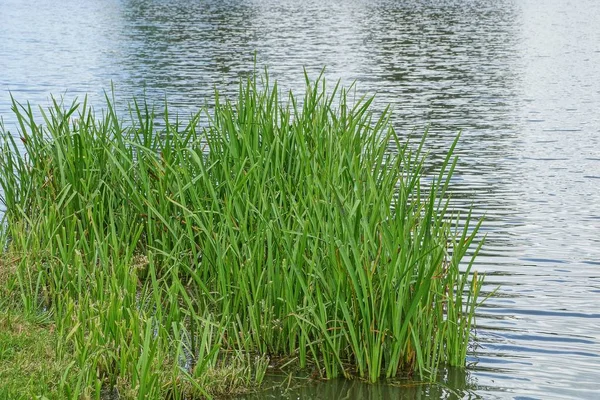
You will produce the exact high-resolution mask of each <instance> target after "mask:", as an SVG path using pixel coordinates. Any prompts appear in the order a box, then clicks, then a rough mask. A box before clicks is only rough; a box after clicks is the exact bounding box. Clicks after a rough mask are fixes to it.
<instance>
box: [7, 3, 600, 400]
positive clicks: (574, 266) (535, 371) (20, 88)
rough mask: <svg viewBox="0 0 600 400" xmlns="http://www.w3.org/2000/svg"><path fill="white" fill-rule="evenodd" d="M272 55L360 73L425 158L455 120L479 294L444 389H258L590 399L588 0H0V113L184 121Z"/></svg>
mask: <svg viewBox="0 0 600 400" xmlns="http://www.w3.org/2000/svg"><path fill="white" fill-rule="evenodd" d="M255 58H256V65H257V67H258V68H263V67H265V66H267V67H268V68H269V71H270V74H271V76H272V78H273V79H277V80H278V81H279V84H280V86H281V88H282V89H286V90H287V89H294V90H302V88H303V81H304V75H303V68H306V71H307V73H308V74H309V76H310V77H313V78H314V77H316V76H317V75H318V73H319V71H321V69H322V68H323V67H326V72H325V76H326V77H327V79H328V81H329V82H330V83H332V84H333V83H334V82H335V81H336V80H338V79H341V80H342V82H343V83H344V84H346V85H348V84H350V83H352V82H354V81H356V88H357V89H356V90H357V93H358V94H364V93H376V94H377V97H376V102H375V107H376V108H378V109H383V108H384V107H385V106H386V105H387V104H392V106H393V110H394V111H393V121H394V124H395V126H396V128H397V130H398V133H399V134H400V135H402V136H403V137H408V136H410V135H417V136H418V135H420V134H421V133H422V132H423V131H424V129H425V128H426V127H428V128H429V140H428V148H429V150H430V151H431V157H430V159H431V160H430V166H432V167H434V166H436V165H438V164H439V162H440V161H441V158H442V157H443V154H444V150H445V149H447V148H448V147H449V146H450V144H451V142H452V140H453V139H454V137H455V135H456V133H457V132H458V131H459V130H461V131H462V137H461V140H460V143H459V146H458V149H457V153H458V154H459V156H460V157H461V158H460V161H459V164H458V166H457V171H456V175H455V179H454V180H453V182H452V188H451V189H452V204H453V206H454V207H455V209H457V210H467V209H468V208H469V207H470V206H471V205H472V206H473V207H474V209H475V211H476V215H477V216H483V215H485V224H484V231H485V233H486V234H487V244H486V245H485V247H484V250H483V253H482V254H481V256H480V257H479V258H478V261H477V263H476V269H477V270H478V271H480V272H483V273H485V274H486V276H487V278H486V283H485V287H484V291H485V292H486V293H491V292H493V291H494V289H496V288H498V287H499V289H498V291H497V292H496V293H495V294H493V296H492V297H491V298H490V299H489V300H488V301H487V302H486V303H485V304H484V305H483V306H482V307H481V308H480V309H479V312H478V315H477V332H476V333H477V345H476V346H474V348H473V349H472V351H471V352H470V353H469V359H468V368H467V370H466V371H462V372H461V371H459V372H457V371H452V370H448V371H445V372H444V373H443V375H444V377H443V378H442V379H441V380H440V382H439V383H438V384H435V385H425V384H419V383H410V384H409V383H406V384H402V383H400V384H395V385H377V386H369V385H364V384H361V383H359V382H348V381H333V382H328V383H318V384H315V383H312V384H309V385H306V386H304V387H294V388H292V389H290V390H287V391H286V390H284V389H281V388H280V389H277V390H273V391H271V392H268V393H263V394H261V395H259V396H254V397H251V398H254V399H271V398H282V397H283V398H290V399H291V398H294V399H335V398H339V399H342V398H344V399H390V398H397V399H425V398H483V399H520V400H524V399H598V398H600V2H599V1H597V0H578V1H566V0H565V1H559V0H494V1H492V0H478V1H476V0H473V1H468V0H453V1H452V0H439V1H434V0H429V1H427V0H414V1H408V0H396V1H393V0H388V1H384V0H373V1H358V0H346V1H341V0H330V1H323V0H319V1H312V0H294V1H285V0H284V1H266V0H249V1H244V0H229V1H225V0H221V1H219V0H214V1H192V0H173V1H168V2H167V1H158V0H155V1H152V0H130V1H126V0H106V1H102V2H95V1H91V0H66V1H63V2H60V3H59V2H54V1H49V0H38V1H36V2H23V1H20V0H0V115H1V116H2V117H3V119H4V123H5V125H6V126H7V127H8V128H9V129H14V128H12V125H11V124H13V123H14V121H13V120H11V114H10V93H12V95H13V96H14V97H15V98H16V99H18V100H20V101H30V102H31V103H32V104H41V105H48V104H49V95H50V93H52V94H54V95H59V96H60V95H64V98H65V99H66V100H69V101H70V100H72V99H74V98H75V97H79V98H82V96H83V95H85V94H88V95H89V96H90V100H91V101H92V103H94V104H96V105H97V107H98V108H101V106H102V96H103V92H102V91H103V90H106V89H110V87H111V84H114V87H115V93H116V96H117V98H118V100H119V101H121V102H122V104H125V103H126V102H127V101H128V100H130V99H131V98H132V97H133V96H141V95H144V94H145V95H146V97H147V98H148V99H149V101H151V102H155V103H156V104H158V105H159V106H160V104H162V102H163V101H164V98H165V97H166V98H168V101H169V103H170V105H171V106H172V107H174V108H175V109H177V110H178V111H179V112H180V114H181V115H182V116H185V115H188V114H189V113H190V112H192V111H196V110H197V109H198V108H199V107H201V106H203V105H205V104H206V103H207V102H209V101H210V98H211V95H212V91H213V88H214V87H218V88H219V89H220V90H222V91H223V92H225V93H229V94H235V92H236V90H237V83H238V80H239V78H240V77H243V76H247V75H248V74H249V73H251V72H252V71H253V69H254V65H255V64H254V62H255V61H254V60H255Z"/></svg>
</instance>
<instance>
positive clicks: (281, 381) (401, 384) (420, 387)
mask: <svg viewBox="0 0 600 400" xmlns="http://www.w3.org/2000/svg"><path fill="white" fill-rule="evenodd" d="M263 387H264V388H265V390H263V391H261V392H260V393H256V394H250V395H245V396H242V397H240V400H265V399H281V400H291V399H369V400H387V399H398V400H401V399H419V398H423V399H442V398H443V399H462V398H467V397H468V398H479V396H477V395H476V394H475V393H474V389H475V386H473V384H472V383H470V382H469V379H468V376H467V372H466V371H465V370H464V369H462V368H445V369H444V371H443V373H440V374H438V376H437V378H436V381H435V382H431V381H418V380H415V379H409V378H404V379H400V378H396V379H388V380H385V381H381V382H378V383H376V384H369V383H365V382H363V381H360V380H356V379H355V380H348V379H333V380H329V381H314V380H310V379H308V380H307V379H302V378H298V377H297V376H292V375H289V376H287V377H286V376H278V377H275V376H273V375H269V376H268V377H267V378H266V379H265V381H264V383H263Z"/></svg>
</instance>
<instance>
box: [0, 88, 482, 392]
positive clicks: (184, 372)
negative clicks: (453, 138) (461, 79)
mask: <svg viewBox="0 0 600 400" xmlns="http://www.w3.org/2000/svg"><path fill="white" fill-rule="evenodd" d="M280 96H281V94H280V93H279V92H278V89H277V86H276V84H273V85H270V84H269V83H268V82H267V81H266V79H264V80H263V81H262V82H261V83H260V84H259V83H257V82H256V81H255V80H248V81H247V82H245V83H243V84H241V85H240V91H239V97H238V98H237V99H236V100H235V101H231V102H230V101H228V100H224V99H222V98H221V97H220V96H219V94H218V93H215V98H214V103H215V107H214V108H213V109H211V111H210V112H208V111H201V112H200V113H198V114H197V115H196V116H193V117H192V118H190V120H189V121H187V122H185V123H182V122H181V121H180V120H177V119H173V118H172V117H171V116H170V115H169V114H168V109H167V108H165V109H163V110H161V113H162V114H163V115H164V118H163V120H162V121H161V123H160V124H156V123H155V121H156V120H157V118H156V117H155V115H154V114H153V112H152V111H151V110H148V108H147V107H146V106H145V105H135V106H134V107H132V112H131V116H130V118H129V119H127V120H126V121H122V120H121V119H119V117H117V115H116V112H115V110H114V102H111V101H108V102H107V104H106V107H105V109H104V110H103V111H102V113H96V114H94V112H93V111H92V110H91V109H90V108H89V107H88V106H87V104H86V103H85V102H84V103H83V104H73V105H71V106H69V107H63V106H61V105H59V104H55V106H54V107H52V108H51V109H49V110H45V111H44V112H43V120H40V121H36V120H35V117H34V112H33V111H32V109H31V108H30V106H29V105H21V104H18V103H16V102H15V104H14V111H15V115H16V118H17V119H18V122H19V125H20V129H19V132H18V133H13V134H9V133H8V132H6V131H5V130H4V129H2V133H1V138H0V141H1V143H0V145H1V146H2V148H1V150H0V151H1V152H2V153H1V158H0V185H1V187H2V189H3V191H4V197H3V198H2V202H3V204H4V205H5V207H6V213H5V216H4V225H3V228H2V229H3V230H2V232H1V233H0V237H1V238H2V246H1V250H0V251H1V252H2V253H1V255H0V260H2V261H0V263H1V265H2V269H3V272H2V274H4V275H5V277H4V278H3V283H2V287H3V289H2V292H0V293H2V296H3V300H2V301H3V302H4V303H5V304H6V305H7V307H8V308H11V309H15V310H17V311H15V312H18V313H19V315H22V316H23V318H24V319H25V320H28V321H30V320H32V319H33V320H40V319H42V320H44V321H45V323H44V324H45V325H44V324H41V325H40V324H35V326H34V328H32V329H42V330H44V329H45V330H46V331H51V335H52V338H53V339H52V340H54V341H55V343H56V345H55V346H53V352H52V354H53V355H52V357H53V358H52V359H53V361H55V362H56V363H57V365H62V364H61V363H66V365H67V366H68V367H66V368H63V369H62V374H61V379H60V380H59V381H58V382H55V383H54V385H53V386H52V389H51V391H50V392H49V393H54V394H53V395H56V396H57V398H58V397H60V398H63V397H67V398H80V397H82V396H83V397H84V398H85V397H86V396H87V397H89V398H100V396H106V395H108V394H109V393H110V394H111V395H113V396H117V393H118V396H119V397H120V398H139V399H142V398H147V399H154V398H171V399H183V398H196V397H210V396H219V395H222V394H227V393H236V392H239V391H244V390H248V389H252V388H254V387H258V386H260V384H261V381H262V378H263V376H264V374H265V373H266V372H268V370H269V368H277V367H281V366H284V367H286V368H290V367H294V368H302V369H306V370H308V371H312V373H313V375H314V376H317V377H322V378H334V377H338V376H346V377H349V378H350V377H359V378H362V379H365V380H367V381H370V382H375V381H377V380H379V379H382V378H385V377H394V376H397V375H398V374H405V373H412V374H415V375H416V376H420V377H422V378H426V377H429V376H433V375H434V374H435V372H436V370H437V369H438V367H439V366H440V365H445V364H448V365H453V366H460V365H464V363H465V356H466V351H467V345H468V341H469V333H470V331H471V328H472V322H473V312H474V308H475V306H476V301H477V296H478V292H479V287H480V283H481V279H480V278H478V277H477V275H476V274H474V275H473V274H470V273H469V272H470V265H471V264H472V259H471V260H470V263H469V260H466V262H464V263H462V264H461V265H463V264H468V265H469V267H468V269H467V270H466V271H462V272H461V270H459V263H461V260H462V259H463V258H464V257H465V254H466V253H467V250H468V249H469V248H470V247H472V246H471V245H472V242H473V238H474V236H475V234H476V233H477V228H478V227H479V225H478V224H475V226H471V227H469V226H468V224H467V226H466V227H465V228H464V229H462V228H461V229H458V228H457V227H456V226H455V225H454V224H453V223H452V221H453V220H456V218H455V217H456V216H454V215H452V214H451V213H450V212H448V210H447V201H446V200H444V198H445V190H446V188H447V185H448V182H449V179H450V176H451V175H452V170H453V168H454V165H455V159H454V158H453V157H452V156H451V153H452V149H449V153H448V157H447V159H446V162H445V163H444V165H443V167H442V169H441V170H440V171H439V175H438V176H437V177H436V179H435V180H434V182H433V184H432V185H428V188H427V190H425V189H423V188H422V187H421V185H422V182H421V181H422V178H423V174H424V172H423V168H422V165H423V154H422V152H421V147H418V146H409V145H408V144H404V143H399V142H398V140H397V136H396V134H395V132H394V131H393V129H392V128H391V125H390V123H389V120H388V118H389V114H388V113H384V115H382V116H381V117H378V118H375V117H373V115H372V114H371V112H370V105H371V101H372V99H362V100H359V101H354V102H352V101H350V97H349V96H348V95H347V93H346V92H345V91H344V90H342V89H340V88H337V87H336V88H335V89H334V90H332V91H330V93H327V91H326V89H325V84H324V82H323V81H322V80H318V81H317V82H315V83H309V82H308V81H307V87H306V95H305V96H304V97H303V98H301V99H299V98H296V97H294V96H292V95H291V94H289V95H287V96H286V97H284V98H280ZM41 123H43V126H42V125H40V124H41ZM417 145H418V143H417ZM390 147H394V148H396V149H397V151H394V152H390V151H389V148H390ZM22 148H24V149H25V150H26V154H27V155H26V156H25V155H24V152H23V151H22V150H21V149H22ZM467 220H468V218H467ZM471 250H472V251H474V252H475V253H476V251H477V248H471ZM44 326H46V328H44ZM48 327H51V329H49V328H48ZM3 329H4V328H3ZM40 338H42V339H43V338H44V336H40ZM44 340H45V339H44ZM48 340H50V339H48ZM8 347H10V346H8ZM1 362H2V361H1V360H0V363H1ZM1 370H2V369H1V368H0V371H1ZM0 379H4V380H5V381H10V380H11V379H13V378H11V375H9V376H8V377H6V376H0ZM15 379H16V378H15ZM49 390H50V389H49ZM15 393H17V392H15Z"/></svg>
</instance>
